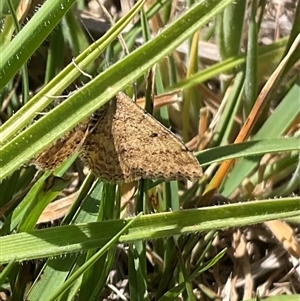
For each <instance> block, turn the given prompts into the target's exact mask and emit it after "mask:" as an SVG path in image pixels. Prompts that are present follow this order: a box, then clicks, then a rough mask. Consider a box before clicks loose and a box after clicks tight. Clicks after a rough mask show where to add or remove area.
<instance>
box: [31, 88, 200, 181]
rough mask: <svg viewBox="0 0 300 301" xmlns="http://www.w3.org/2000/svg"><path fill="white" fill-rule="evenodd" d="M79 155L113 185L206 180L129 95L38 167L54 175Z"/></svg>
mask: <svg viewBox="0 0 300 301" xmlns="http://www.w3.org/2000/svg"><path fill="white" fill-rule="evenodd" d="M75 150H78V151H79V156H80V158H81V160H82V161H83V162H84V163H86V164H87V165H88V166H89V167H90V169H91V170H92V171H93V172H94V173H95V175H96V176H98V177H99V178H100V179H102V180H104V181H108V182H112V183H120V182H125V183H128V182H133V181H137V180H140V179H162V180H166V181H170V180H179V179H190V180H192V179H197V178H200V177H201V176H202V169H201V167H200V165H199V163H198V161H197V160H196V158H195V157H194V156H193V154H192V153H191V152H190V151H189V150H188V148H187V147H186V146H185V145H184V144H183V143H182V142H181V141H180V140H179V139H178V138H177V137H176V136H175V135H174V134H173V133H172V132H171V131H169V130H168V129H167V128H165V127H164V126H163V125H162V124H161V123H159V122H158V121H157V120H156V119H155V118H154V117H153V116H152V115H150V114H148V113H147V112H146V111H144V110H143V109H142V108H141V107H139V106H138V105H137V104H136V103H134V102H133V101H132V100H131V99H130V98H129V97H128V96H127V95H125V94H124V93H118V94H117V95H116V97H115V98H114V99H112V100H111V101H110V102H108V103H106V104H105V105H104V106H103V107H102V108H101V109H100V111H99V112H97V113H96V114H95V115H93V117H91V118H89V119H88V120H87V121H84V122H82V123H81V124H80V125H79V126H78V127H77V128H76V129H75V130H73V131H71V132H69V133H68V134H67V135H65V136H64V137H62V138H61V139H59V140H57V141H56V142H55V143H54V144H53V145H52V146H51V147H50V148H49V149H47V150H46V151H44V152H43V153H41V154H40V155H39V156H37V157H36V158H35V162H34V163H35V164H36V165H37V166H38V167H40V168H42V169H54V168H55V167H57V166H58V165H59V164H60V163H61V162H62V161H63V160H65V159H67V158H68V157H69V156H70V155H71V154H72V153H73V152H74V151H75Z"/></svg>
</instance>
